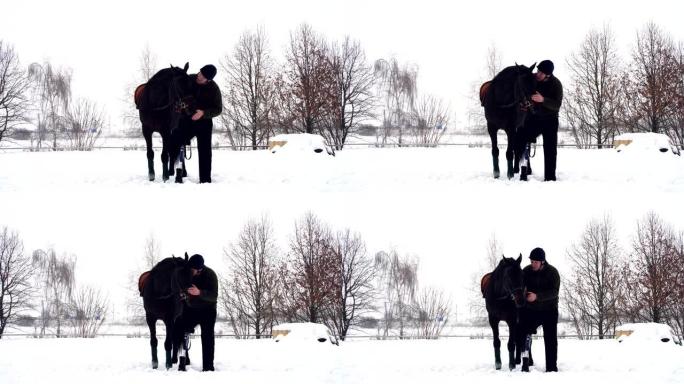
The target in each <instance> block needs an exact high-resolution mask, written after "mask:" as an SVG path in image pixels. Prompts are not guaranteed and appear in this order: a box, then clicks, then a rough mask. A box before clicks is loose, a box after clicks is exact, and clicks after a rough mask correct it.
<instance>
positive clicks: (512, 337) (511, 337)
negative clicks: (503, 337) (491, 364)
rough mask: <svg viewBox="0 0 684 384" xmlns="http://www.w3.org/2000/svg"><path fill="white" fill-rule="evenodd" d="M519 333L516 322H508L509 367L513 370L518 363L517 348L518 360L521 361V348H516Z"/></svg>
mask: <svg viewBox="0 0 684 384" xmlns="http://www.w3.org/2000/svg"><path fill="white" fill-rule="evenodd" d="M517 340H518V335H517V334H516V326H515V324H514V323H512V322H509V323H508V369H510V370H511V371H512V370H514V369H515V364H516V350H517V352H518V358H517V362H518V364H519V362H520V350H519V349H517V348H516V346H517V345H518V343H517Z"/></svg>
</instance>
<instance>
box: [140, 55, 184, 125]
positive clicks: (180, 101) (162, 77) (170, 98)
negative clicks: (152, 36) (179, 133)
mask: <svg viewBox="0 0 684 384" xmlns="http://www.w3.org/2000/svg"><path fill="white" fill-rule="evenodd" d="M188 67H189V64H188V63H185V66H184V67H183V68H180V67H175V66H173V65H171V66H169V67H168V68H164V69H162V70H160V71H159V72H157V73H156V74H155V75H154V76H152V78H151V79H150V80H149V81H148V82H147V86H146V88H147V90H146V92H149V96H148V97H149V102H150V106H151V107H152V109H154V110H158V111H160V110H164V109H167V108H168V109H169V110H170V111H171V113H172V115H176V116H178V115H180V114H181V113H184V114H191V113H192V112H194V110H192V108H193V107H194V105H193V104H194V96H193V95H194V84H193V81H192V77H191V76H190V75H188Z"/></svg>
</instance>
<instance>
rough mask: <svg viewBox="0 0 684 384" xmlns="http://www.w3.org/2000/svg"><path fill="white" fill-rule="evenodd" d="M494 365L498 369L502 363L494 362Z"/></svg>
mask: <svg viewBox="0 0 684 384" xmlns="http://www.w3.org/2000/svg"><path fill="white" fill-rule="evenodd" d="M494 367H495V368H496V370H497V371H498V370H499V369H501V363H494Z"/></svg>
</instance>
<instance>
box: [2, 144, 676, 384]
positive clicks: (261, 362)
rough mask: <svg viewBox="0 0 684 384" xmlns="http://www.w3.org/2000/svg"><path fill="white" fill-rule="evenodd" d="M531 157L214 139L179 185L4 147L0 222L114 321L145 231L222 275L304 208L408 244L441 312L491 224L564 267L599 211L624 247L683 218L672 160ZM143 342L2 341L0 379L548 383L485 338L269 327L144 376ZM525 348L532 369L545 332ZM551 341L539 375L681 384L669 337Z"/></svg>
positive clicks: (110, 154)
mask: <svg viewBox="0 0 684 384" xmlns="http://www.w3.org/2000/svg"><path fill="white" fill-rule="evenodd" d="M157 154H158V153H157ZM542 157H543V151H542V150H541V147H540V148H539V150H538V157H537V158H534V159H533V160H532V161H533V162H532V165H533V169H534V171H535V174H534V175H533V176H532V177H531V180H530V181H529V182H527V183H524V182H520V181H517V180H506V179H501V180H494V179H493V178H492V177H491V156H490V151H489V149H488V148H464V147H450V148H437V149H421V148H411V149H405V148H396V149H354V150H344V151H339V152H338V153H337V156H336V157H331V156H318V155H315V154H313V155H311V156H276V155H274V154H271V153H270V152H268V151H257V152H232V151H224V150H221V151H215V152H214V170H213V181H214V183H213V184H202V185H200V184H198V183H197V163H196V161H197V157H196V154H195V156H194V157H193V158H192V159H191V160H190V161H189V162H188V171H189V174H190V177H189V178H188V181H187V182H186V183H185V184H182V185H177V184H173V183H166V184H165V183H162V182H161V181H160V178H159V176H158V179H157V181H155V182H149V181H147V169H146V161H145V153H144V152H142V151H122V150H101V151H94V152H55V153H52V152H41V153H27V152H17V151H7V152H0V164H2V166H1V167H0V226H8V227H9V228H11V229H12V230H15V231H18V232H19V234H20V236H21V238H22V239H23V241H24V246H25V249H26V252H31V251H32V250H34V249H37V248H46V247H54V248H55V249H56V250H57V252H58V253H60V254H62V253H66V254H73V255H76V256H77V257H78V262H77V267H76V274H77V276H76V278H77V281H78V282H80V283H88V284H92V285H95V286H97V287H100V288H102V289H103V290H104V291H106V292H107V293H108V294H109V297H110V301H111V303H112V306H111V307H112V311H111V313H110V318H111V319H123V318H125V317H126V310H125V305H124V301H125V297H126V296H127V295H129V294H130V293H129V292H130V291H129V287H128V285H129V283H130V281H129V280H128V279H129V276H130V274H131V272H133V271H136V270H138V269H139V268H140V266H141V263H142V261H141V258H142V254H143V246H144V243H145V239H146V238H147V237H149V236H150V235H151V234H152V235H154V236H155V237H156V239H157V240H158V241H159V242H160V243H161V251H162V255H163V256H168V255H170V254H172V253H174V254H176V255H181V254H182V253H183V252H185V251H187V252H189V253H191V254H192V253H201V254H203V255H204V256H205V259H206V261H207V264H208V265H209V266H212V267H214V269H216V270H217V271H218V272H219V273H221V272H223V271H225V268H226V267H225V264H224V262H223V250H224V248H225V247H227V246H228V245H229V244H230V243H231V242H232V241H234V239H235V237H236V236H237V233H238V231H239V230H240V229H241V227H242V225H243V224H244V223H245V221H246V220H247V219H249V218H253V217H257V216H259V215H262V214H268V215H269V216H270V218H271V221H272V222H273V226H274V228H275V234H276V236H277V237H278V241H279V243H280V246H281V248H282V250H283V252H284V251H286V250H287V244H288V239H289V237H290V235H291V233H292V229H293V223H294V221H295V220H297V219H299V218H300V217H301V216H302V215H303V214H304V213H305V212H307V211H312V212H314V213H316V214H317V215H318V216H319V217H320V218H321V219H322V220H324V221H325V222H327V223H328V224H329V225H330V226H331V227H333V228H336V229H342V228H345V227H349V228H351V229H352V230H354V231H358V232H360V233H361V234H362V236H363V238H364V239H365V240H366V242H367V248H368V251H369V252H370V253H371V254H374V253H375V252H377V251H380V250H389V249H392V248H394V249H396V250H397V251H399V252H400V253H402V254H412V255H415V256H416V257H418V258H419V260H420V269H419V280H420V284H421V285H422V286H426V285H434V286H437V287H440V288H443V289H444V290H445V291H446V292H447V293H448V294H450V295H451V297H452V300H453V303H454V305H455V312H456V316H455V317H452V320H454V321H455V320H458V321H463V320H467V318H466V317H467V316H468V309H467V303H468V300H469V298H470V297H472V291H473V284H474V281H473V279H472V276H473V274H476V273H478V271H480V270H481V269H482V266H483V261H484V258H485V255H486V251H487V243H488V241H489V239H490V238H491V236H492V234H495V235H496V237H497V239H498V240H499V241H500V242H501V244H502V246H503V251H504V252H505V253H506V254H507V255H508V256H513V255H517V254H518V253H523V255H524V256H525V257H526V256H527V255H528V254H529V252H530V250H531V249H532V248H534V247H537V246H541V247H543V248H545V249H546V253H547V258H548V260H549V261H550V263H552V264H554V265H556V266H557V267H558V268H559V271H560V272H561V276H564V274H567V268H566V260H565V254H566V253H565V252H566V250H567V249H568V248H569V247H570V246H571V244H572V243H573V242H575V241H577V239H578V238H579V236H580V234H581V232H582V231H583V230H584V228H585V226H586V224H587V222H588V221H589V220H590V219H593V218H598V217H601V216H603V215H604V214H610V215H611V216H612V218H613V220H614V221H615V223H616V229H617V233H618V235H619V236H620V239H621V243H622V245H623V247H625V248H628V247H629V244H630V240H631V236H632V235H633V233H634V229H635V225H636V220H638V219H641V218H642V217H643V216H644V215H645V214H646V213H647V212H649V211H654V212H656V213H658V214H659V215H660V216H661V217H662V218H663V219H664V220H665V221H667V222H668V223H671V224H672V225H674V226H675V228H676V229H678V230H682V229H684V204H681V198H682V196H684V159H682V157H678V156H673V155H671V154H661V153H659V152H658V153H650V152H648V153H647V152H644V153H617V152H616V151H614V150H611V149H604V150H576V149H563V148H562V149H560V150H559V154H558V181H557V182H551V183H544V182H542V181H541V174H542V171H543V161H542ZM155 165H156V167H157V171H158V174H160V173H161V172H160V171H161V167H160V164H159V161H158V160H157V161H156V163H155ZM501 165H502V167H505V165H504V161H503V160H502V162H501ZM195 343H196V345H195V349H194V352H195V355H197V356H196V359H195V367H196V366H198V365H199V364H198V363H199V359H198V358H199V350H200V348H199V344H200V343H199V340H197V341H196V342H195ZM148 345H149V344H148V341H147V340H146V339H144V338H142V339H141V338H138V339H126V338H114V337H106V338H98V339H93V340H80V339H59V340H55V339H44V340H37V339H24V338H13V337H11V338H5V339H2V341H0V383H33V382H48V381H57V382H76V383H90V382H103V383H104V382H117V383H119V382H122V381H123V382H143V380H145V381H147V380H156V379H161V378H162V377H163V378H164V379H165V380H170V381H171V382H181V381H185V380H187V377H188V376H190V377H194V378H201V379H202V380H206V381H207V382H214V381H215V382H235V383H238V382H239V383H251V382H253V383H264V382H273V381H278V382H285V383H288V382H293V383H294V382H298V383H300V382H306V383H314V382H315V383H318V382H340V383H366V382H368V383H371V382H372V383H378V382H393V383H404V382H405V383H409V382H410V383H415V382H417V381H418V382H454V381H460V382H475V381H477V382H482V383H489V382H492V383H494V382H497V383H498V382H500V381H502V380H505V381H510V382H522V380H525V382H541V381H542V380H544V381H545V382H548V380H549V377H548V376H547V375H546V374H541V373H540V372H539V371H536V372H532V373H531V374H529V375H524V376H523V375H522V374H521V373H519V372H513V373H508V372H505V371H502V372H494V371H493V354H492V350H491V340H466V339H446V340H439V341H370V340H364V341H351V342H346V343H343V345H342V346H341V347H330V346H329V345H327V346H326V347H327V348H323V347H319V346H317V345H313V346H312V347H311V348H302V347H296V348H297V349H296V350H295V351H292V350H291V349H286V348H288V347H287V346H283V345H277V344H276V343H272V342H271V341H270V340H262V341H256V340H251V341H238V340H228V339H219V340H218V346H217V362H216V367H217V369H218V371H217V372H215V373H214V374H202V373H200V372H194V371H192V372H188V373H187V374H186V375H180V374H179V373H177V372H163V371H161V372H152V371H151V369H150V368H149V362H148V360H149V349H148ZM290 348H292V347H290ZM534 348H535V349H534V350H533V352H534V353H536V355H537V363H538V364H539V365H538V366H537V367H536V368H535V369H536V370H539V369H542V368H543V342H541V341H539V342H537V343H535V346H534ZM559 348H560V349H559V367H560V370H561V372H560V373H558V374H550V375H553V376H554V382H558V383H566V382H567V383H577V382H582V381H589V382H621V383H645V382H652V383H675V382H684V355H683V351H684V349H683V348H682V347H677V348H673V349H667V350H666V349H664V347H662V346H654V345H651V346H647V347H644V346H641V347H635V346H634V345H629V346H626V345H620V344H618V343H617V342H615V341H614V340H607V341H573V340H561V341H560V347H559ZM160 355H161V354H160ZM193 370H194V368H193Z"/></svg>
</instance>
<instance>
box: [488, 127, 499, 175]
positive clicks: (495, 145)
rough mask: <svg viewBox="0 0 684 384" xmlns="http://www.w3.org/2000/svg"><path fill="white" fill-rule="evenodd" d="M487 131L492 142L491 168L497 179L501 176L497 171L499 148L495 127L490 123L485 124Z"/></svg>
mask: <svg viewBox="0 0 684 384" xmlns="http://www.w3.org/2000/svg"><path fill="white" fill-rule="evenodd" d="M487 130H488V131H489V137H490V139H491V140H492V166H493V167H494V178H495V179H498V178H499V176H500V175H501V171H500V170H499V147H498V143H497V137H496V131H497V129H496V127H495V126H494V125H492V123H489V122H487Z"/></svg>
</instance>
